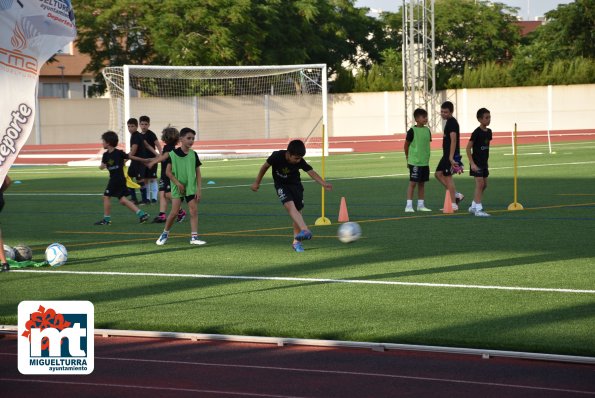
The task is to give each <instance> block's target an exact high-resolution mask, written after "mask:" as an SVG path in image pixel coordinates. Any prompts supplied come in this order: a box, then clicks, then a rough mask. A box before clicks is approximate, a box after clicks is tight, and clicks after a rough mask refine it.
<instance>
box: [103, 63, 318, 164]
mask: <svg viewBox="0 0 595 398" xmlns="http://www.w3.org/2000/svg"><path fill="white" fill-rule="evenodd" d="M103 76H104V78H105V81H106V83H107V88H108V90H109V95H110V129H112V130H114V131H116V132H117V133H118V134H119V136H120V139H121V141H122V142H121V143H122V144H124V145H125V147H126V149H127V150H129V148H130V142H129V141H130V139H129V133H128V130H127V126H126V121H127V120H128V119H129V118H131V117H134V118H136V119H138V118H139V117H140V116H141V115H147V116H149V117H150V118H151V130H153V131H154V132H155V133H156V134H157V135H158V136H160V133H161V130H162V129H163V128H164V127H166V126H168V125H171V126H174V127H176V128H178V129H180V128H182V127H190V128H192V129H194V130H195V131H197V141H198V143H197V147H198V151H199V153H200V154H201V156H203V157H206V158H209V157H211V158H214V157H217V156H219V157H234V156H235V157H246V156H263V155H266V154H267V153H269V152H270V151H271V150H277V149H284V147H283V146H282V144H283V143H286V142H288V141H289V140H291V139H302V140H303V141H304V142H306V147H307V154H308V155H314V156H316V155H318V156H320V155H323V156H326V155H327V154H328V138H327V136H326V132H327V131H328V128H327V123H328V115H327V71H326V65H325V64H311V65H271V66H155V65H151V66H149V65H124V66H122V67H107V68H105V69H104V70H103ZM280 145H281V146H280Z"/></svg>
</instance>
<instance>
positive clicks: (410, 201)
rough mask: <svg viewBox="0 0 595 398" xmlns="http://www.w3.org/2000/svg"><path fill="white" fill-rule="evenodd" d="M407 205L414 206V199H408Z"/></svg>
mask: <svg viewBox="0 0 595 398" xmlns="http://www.w3.org/2000/svg"><path fill="white" fill-rule="evenodd" d="M407 207H413V200H409V199H407Z"/></svg>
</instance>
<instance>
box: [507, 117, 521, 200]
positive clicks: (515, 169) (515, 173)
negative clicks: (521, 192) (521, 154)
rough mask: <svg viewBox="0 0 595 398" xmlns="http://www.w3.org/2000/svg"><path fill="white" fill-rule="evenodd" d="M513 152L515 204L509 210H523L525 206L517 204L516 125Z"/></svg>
mask: <svg viewBox="0 0 595 398" xmlns="http://www.w3.org/2000/svg"><path fill="white" fill-rule="evenodd" d="M512 142H513V144H512V150H513V151H514V154H513V155H514V156H513V157H514V202H512V203H511V204H509V205H508V210H523V205H522V204H520V203H518V202H517V185H518V183H517V152H518V151H517V133H516V123H515V124H514V133H513V141H512Z"/></svg>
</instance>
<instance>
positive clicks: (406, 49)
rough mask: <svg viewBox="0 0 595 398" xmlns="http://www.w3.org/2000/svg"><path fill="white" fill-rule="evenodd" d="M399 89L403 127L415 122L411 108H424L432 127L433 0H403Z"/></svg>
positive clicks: (435, 113)
mask: <svg viewBox="0 0 595 398" xmlns="http://www.w3.org/2000/svg"><path fill="white" fill-rule="evenodd" d="M402 11H403V48H402V53H403V93H404V96H405V101H404V103H405V131H407V130H408V129H409V127H411V126H412V125H414V124H415V120H414V119H413V111H414V110H415V109H416V108H424V109H426V110H427V111H428V116H429V120H428V126H429V127H430V129H431V130H432V131H436V130H437V127H438V123H439V122H440V116H439V112H438V111H437V109H436V100H437V97H436V48H435V44H434V43H435V35H434V31H435V28H434V0H409V3H407V0H403V8H402Z"/></svg>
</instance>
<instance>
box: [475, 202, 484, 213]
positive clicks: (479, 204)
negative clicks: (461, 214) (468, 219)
mask: <svg viewBox="0 0 595 398" xmlns="http://www.w3.org/2000/svg"><path fill="white" fill-rule="evenodd" d="M475 210H477V211H482V210H483V206H482V205H481V203H476V204H475Z"/></svg>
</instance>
